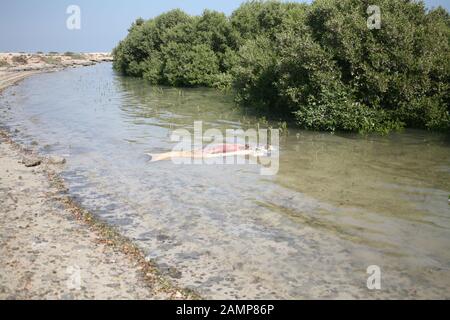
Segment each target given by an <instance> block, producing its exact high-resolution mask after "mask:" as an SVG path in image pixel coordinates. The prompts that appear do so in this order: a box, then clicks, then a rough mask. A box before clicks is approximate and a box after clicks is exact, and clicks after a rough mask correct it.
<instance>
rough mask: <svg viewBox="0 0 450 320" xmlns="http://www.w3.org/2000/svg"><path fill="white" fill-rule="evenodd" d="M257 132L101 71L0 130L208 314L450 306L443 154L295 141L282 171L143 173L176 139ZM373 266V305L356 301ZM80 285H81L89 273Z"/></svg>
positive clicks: (213, 101) (335, 139)
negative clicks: (243, 304) (235, 301)
mask: <svg viewBox="0 0 450 320" xmlns="http://www.w3.org/2000/svg"><path fill="white" fill-rule="evenodd" d="M199 120H202V121H204V128H205V129H208V128H218V129H220V130H225V129H227V128H234V129H237V128H243V129H247V128H250V127H253V128H255V127H256V122H257V121H256V119H253V118H252V117H251V116H249V115H245V114H243V112H242V111H239V109H238V108H235V106H234V104H233V101H232V98H231V97H230V96H227V95H224V94H221V93H218V92H216V91H214V90H209V89H189V90H186V89H185V90H179V89H173V88H157V87H152V86H150V85H148V84H147V83H145V82H143V81H141V80H138V79H130V78H124V77H120V76H118V75H116V74H114V72H113V71H112V69H111V65H110V64H100V65H97V66H94V67H87V68H81V69H70V70H65V71H62V72H59V73H49V74H42V75H37V76H34V77H32V78H29V79H27V80H25V81H24V82H22V83H21V84H20V85H19V86H16V87H13V88H10V89H8V90H7V91H6V92H5V94H4V95H3V97H1V98H0V125H1V126H3V127H6V128H9V129H10V130H11V131H12V130H15V129H18V130H19V132H18V133H16V134H15V138H16V139H17V140H18V141H20V142H22V143H24V144H29V145H35V144H36V143H37V147H35V148H38V150H39V151H40V152H42V153H46V154H59V155H63V156H65V157H67V160H68V163H67V165H66V167H65V170H64V172H63V176H64V178H65V179H66V181H67V184H68V186H69V188H70V193H71V194H72V195H73V196H74V197H76V198H77V199H78V200H79V201H80V202H81V203H82V204H83V205H84V206H85V207H87V208H88V209H90V210H91V211H92V212H93V213H94V214H96V215H97V216H99V217H101V218H102V219H104V220H105V221H107V222H108V223H111V224H113V225H115V226H117V227H118V228H119V229H120V230H121V232H122V233H123V234H124V235H126V236H128V237H129V238H131V239H132V240H133V241H135V242H136V243H137V244H138V245H139V246H140V247H141V248H143V249H144V250H145V252H146V254H148V256H149V258H151V259H153V260H154V261H155V262H156V263H157V264H158V266H159V267H160V269H161V270H162V271H163V272H164V273H167V276H168V277H170V278H172V279H173V280H174V281H175V282H176V283H178V284H181V285H183V286H185V287H189V288H192V289H195V290H197V291H198V292H199V293H201V294H203V295H204V296H206V297H210V298H236V297H238V298H288V299H293V298H382V297H392V298H405V297H425V298H427V297H434V298H450V206H449V205H448V196H449V194H450V141H449V137H448V135H447V136H446V135H438V134H431V133H428V132H424V131H405V132H403V133H398V134H392V135H389V136H386V137H380V136H369V137H364V136H360V135H344V134H335V135H332V134H325V133H317V132H305V131H295V130H292V129H291V130H290V132H289V135H287V136H284V137H282V139H281V142H280V153H281V155H280V156H281V159H280V171H279V173H278V174H277V175H276V176H262V175H260V174H259V168H258V166H255V165H240V166H219V165H215V166H210V165H208V166H206V165H175V164H173V163H172V162H171V161H165V162H157V163H148V162H147V158H146V156H145V155H144V153H145V152H152V153H158V152H166V151H170V150H171V149H172V147H173V145H174V144H173V143H172V142H171V141H170V134H171V132H172V130H174V129H178V128H186V129H189V130H192V128H193V123H194V121H199ZM370 265H378V266H379V267H380V268H381V270H382V290H380V291H375V292H374V291H369V290H368V289H367V287H366V281H367V277H368V274H366V269H367V267H368V266H370ZM87 272H88V271H87Z"/></svg>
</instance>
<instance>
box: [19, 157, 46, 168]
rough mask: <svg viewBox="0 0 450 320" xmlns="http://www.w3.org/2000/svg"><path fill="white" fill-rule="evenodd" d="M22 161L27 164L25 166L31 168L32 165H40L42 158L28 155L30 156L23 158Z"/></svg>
mask: <svg viewBox="0 0 450 320" xmlns="http://www.w3.org/2000/svg"><path fill="white" fill-rule="evenodd" d="M22 163H23V164H24V165H25V167H27V168H31V167H37V166H40V165H41V163H42V160H41V159H39V158H37V157H28V158H23V159H22Z"/></svg>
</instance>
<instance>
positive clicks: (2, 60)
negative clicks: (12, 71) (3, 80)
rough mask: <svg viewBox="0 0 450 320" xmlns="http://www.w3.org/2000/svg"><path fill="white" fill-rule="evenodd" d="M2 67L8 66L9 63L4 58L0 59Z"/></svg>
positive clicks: (0, 66)
mask: <svg viewBox="0 0 450 320" xmlns="http://www.w3.org/2000/svg"><path fill="white" fill-rule="evenodd" d="M3 67H9V63H8V61H6V60H5V59H0V68H3Z"/></svg>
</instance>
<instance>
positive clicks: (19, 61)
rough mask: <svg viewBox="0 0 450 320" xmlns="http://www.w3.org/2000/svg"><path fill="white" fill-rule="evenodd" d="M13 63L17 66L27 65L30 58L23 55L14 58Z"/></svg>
mask: <svg viewBox="0 0 450 320" xmlns="http://www.w3.org/2000/svg"><path fill="white" fill-rule="evenodd" d="M12 62H13V63H16V64H27V63H28V58H27V56H26V55H23V54H21V55H20V56H14V57H12Z"/></svg>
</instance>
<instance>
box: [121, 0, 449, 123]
mask: <svg viewBox="0 0 450 320" xmlns="http://www.w3.org/2000/svg"><path fill="white" fill-rule="evenodd" d="M372 2H373V3H370V4H375V5H378V6H379V7H380V8H381V14H382V16H381V19H382V20H381V28H380V29H372V30H369V28H368V27H367V18H368V16H369V15H368V14H367V7H368V2H367V1H360V0H316V1H314V2H313V3H312V4H303V3H302V4H299V3H281V2H276V1H249V2H246V3H244V4H242V5H241V7H240V8H238V9H237V10H236V11H235V12H233V14H232V15H231V16H230V17H229V18H227V17H226V16H225V15H223V14H222V13H219V12H215V11H208V10H207V11H205V12H204V13H203V14H202V15H201V16H195V17H193V16H189V15H187V14H185V13H184V12H182V11H180V10H173V11H170V12H168V13H165V14H163V15H161V16H158V17H156V18H154V19H150V20H147V21H145V20H143V19H138V20H136V21H135V22H134V23H133V25H132V26H131V28H130V29H129V34H128V36H127V37H126V38H125V39H124V40H123V41H121V42H120V43H119V45H118V46H117V47H116V48H115V49H114V52H113V54H114V68H115V69H116V70H118V71H119V72H122V73H124V74H127V75H131V76H137V77H143V78H145V79H147V80H148V81H150V82H151V83H154V84H166V85H172V86H210V87H218V88H230V87H232V88H233V89H234V91H235V93H236V99H237V100H238V101H239V102H240V103H242V104H244V105H246V106H248V107H251V108H252V109H254V110H257V111H258V112H261V113H263V114H265V115H267V116H269V117H270V116H272V117H277V118H285V119H288V120H294V121H295V122H296V123H297V124H298V125H299V126H301V127H304V128H310V129H318V130H329V131H334V130H347V131H360V132H371V131H378V132H387V131H389V130H393V129H398V128H401V127H404V126H408V127H417V128H428V129H435V130H448V129H449V128H450V93H449V92H450V90H449V85H450V81H449V80H450V79H449V77H450V59H449V57H450V17H449V14H448V12H447V11H445V10H444V9H442V8H437V9H433V10H427V9H426V8H425V6H424V4H423V2H421V1H403V0H376V1H372Z"/></svg>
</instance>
